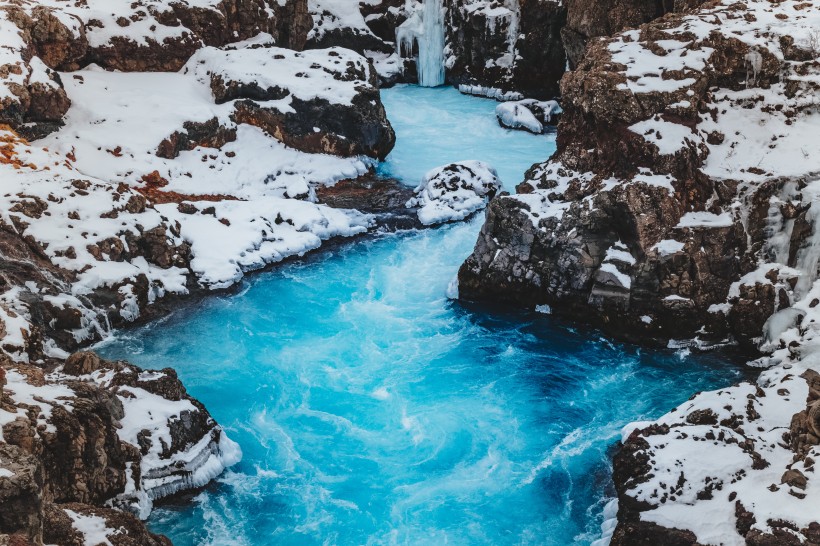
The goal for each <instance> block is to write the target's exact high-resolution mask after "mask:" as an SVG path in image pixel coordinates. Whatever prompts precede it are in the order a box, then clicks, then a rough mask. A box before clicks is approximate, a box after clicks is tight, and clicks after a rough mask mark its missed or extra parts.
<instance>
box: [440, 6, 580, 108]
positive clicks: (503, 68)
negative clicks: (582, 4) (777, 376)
mask: <svg viewBox="0 0 820 546" xmlns="http://www.w3.org/2000/svg"><path fill="white" fill-rule="evenodd" d="M497 4H499V6H488V7H487V9H475V7H474V6H473V5H472V3H471V2H470V1H469V0H453V1H452V2H448V7H449V9H448V15H447V27H448V30H447V32H448V36H447V43H448V45H449V48H450V51H449V53H450V54H451V55H452V56H453V59H454V63H453V65H452V66H451V67H448V71H447V79H448V81H450V82H452V83H455V84H478V85H481V86H485V87H491V88H498V89H502V90H504V91H508V90H514V91H519V92H521V93H523V94H524V95H526V96H528V97H536V98H552V97H554V96H556V95H557V94H558V82H559V81H560V79H561V76H562V75H563V74H564V68H565V65H566V57H565V55H564V48H563V44H562V42H561V36H560V32H561V28H562V27H563V26H564V22H565V20H566V8H565V7H564V6H563V5H562V4H561V3H559V2H554V1H552V0H521V1H520V2H518V11H517V13H516V12H515V11H513V10H508V9H506V8H504V7H503V3H502V2H497ZM499 14H500V15H499Z"/></svg>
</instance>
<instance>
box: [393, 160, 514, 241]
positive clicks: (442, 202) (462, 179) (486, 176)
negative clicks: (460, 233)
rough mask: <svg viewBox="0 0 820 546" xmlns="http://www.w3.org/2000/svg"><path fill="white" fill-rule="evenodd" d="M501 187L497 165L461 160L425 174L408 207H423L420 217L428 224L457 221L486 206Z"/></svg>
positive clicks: (420, 219) (420, 209) (423, 222)
mask: <svg viewBox="0 0 820 546" xmlns="http://www.w3.org/2000/svg"><path fill="white" fill-rule="evenodd" d="M499 189H501V182H500V181H499V180H498V173H497V172H496V170H495V169H494V168H493V167H491V166H490V165H488V164H487V163H484V162H482V161H461V162H458V163H452V164H450V165H445V166H443V167H438V168H436V169H433V170H431V171H430V172H428V173H427V174H426V175H424V180H423V181H422V183H421V184H420V185H419V186H418V187H417V188H416V190H415V191H416V196H415V197H414V198H412V199H410V200H409V201H408V202H407V207H408V208H412V207H419V211H418V217H419V221H420V222H421V223H422V224H424V225H426V226H429V225H433V224H441V223H444V222H454V221H458V220H464V219H465V218H467V217H468V216H469V215H470V214H472V213H474V212H476V211H477V210H481V209H483V208H484V207H485V206H487V202H488V201H489V200H490V199H492V198H493V197H495V194H496V193H498V190H499Z"/></svg>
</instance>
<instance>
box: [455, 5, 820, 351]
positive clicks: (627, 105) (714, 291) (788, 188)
mask: <svg viewBox="0 0 820 546" xmlns="http://www.w3.org/2000/svg"><path fill="white" fill-rule="evenodd" d="M744 9H748V10H750V11H752V12H753V13H754V17H755V19H754V21H751V22H750V21H747V20H746V19H747V17H746V13H748V12H747V11H744ZM762 9H763V8H762V7H761V5H760V4H759V3H752V4H750V5H749V7H748V8H741V7H739V6H736V5H734V6H727V5H723V4H715V5H713V6H712V7H710V8H704V9H703V10H702V11H700V12H698V13H699V14H698V15H678V14H672V15H668V16H666V17H664V18H662V19H660V20H658V21H656V22H654V23H651V24H649V25H645V26H643V27H641V29H640V30H636V31H630V32H627V33H623V34H621V35H619V36H617V37H615V38H612V39H608V40H600V41H597V42H595V43H594V44H592V45H591V46H590V48H589V50H588V52H587V56H586V57H585V58H584V60H583V61H582V63H581V65H580V66H579V67H578V69H577V70H576V71H574V72H572V73H568V74H567V76H566V77H565V78H564V79H563V81H562V91H563V104H562V106H563V109H564V114H563V117H562V120H561V125H560V127H559V136H558V151H557V153H556V155H555V156H554V157H553V158H552V159H551V160H550V161H549V162H547V163H544V164H542V165H537V166H535V167H534V168H533V169H532V170H531V171H530V172H529V173H528V174H527V181H526V182H524V183H523V184H521V185H520V186H519V187H518V192H519V195H516V196H510V197H505V198H501V199H498V200H496V201H495V202H494V203H493V204H492V205H491V206H490V209H489V212H488V216H487V222H486V224H485V226H484V228H483V230H482V233H481V235H480V237H479V241H478V243H477V246H476V250H475V252H474V253H473V255H472V256H471V257H470V258H469V259H468V260H467V262H466V263H465V264H464V266H462V268H461V271H460V282H461V285H460V286H461V295H462V297H463V298H466V299H480V300H486V301H493V300H495V301H498V300H506V301H512V302H515V303H516V304H518V305H524V306H535V305H538V304H549V305H550V306H551V307H552V308H553V309H554V310H556V312H558V313H559V314H566V315H570V316H573V317H575V318H579V319H583V320H588V321H590V320H591V321H592V322H593V323H595V324H597V325H599V326H601V327H604V328H605V329H607V330H608V331H610V332H612V333H615V334H618V335H621V336H624V337H630V338H633V339H646V338H650V337H658V338H669V337H673V336H675V337H691V336H694V335H699V336H700V337H701V339H703V340H707V339H711V340H712V341H720V340H724V339H726V338H728V337H733V338H735V339H738V340H741V341H742V342H748V343H749V344H754V339H755V338H758V337H760V335H761V332H762V327H763V323H764V322H765V321H766V320H767V318H768V317H769V316H771V315H772V314H773V313H774V312H776V311H778V310H779V309H781V308H783V307H788V306H789V305H791V303H793V302H794V301H796V300H797V299H800V298H801V297H802V296H803V295H804V293H803V292H801V290H800V289H799V287H798V286H797V285H798V279H799V278H800V277H801V276H802V277H812V275H813V271H811V270H805V266H806V264H807V263H808V262H805V261H804V260H805V258H807V257H809V256H810V255H811V254H812V252H811V251H810V250H809V249H808V248H806V245H807V244H808V243H807V242H806V239H805V238H806V236H807V234H808V231H810V230H808V231H807V230H803V229H791V228H786V229H787V232H784V231H783V230H782V229H781V226H784V225H786V224H789V226H792V225H795V226H803V225H805V223H806V222H809V223H810V222H811V220H807V219H808V218H809V216H810V215H811V213H809V212H808V210H809V209H808V208H807V207H808V206H809V203H810V202H811V197H810V195H813V189H811V187H809V188H807V189H806V188H805V187H806V185H807V184H809V182H810V181H811V180H813V178H812V176H811V175H809V174H808V173H811V172H813V171H814V170H815V169H816V168H817V167H820V165H818V166H814V165H813V164H804V165H803V166H801V168H799V169H786V172H791V173H793V174H794V176H793V177H783V176H778V174H782V173H784V170H783V169H782V166H783V159H784V158H785V157H788V156H789V155H790V154H791V153H792V151H791V149H790V146H797V142H796V141H795V142H793V143H790V142H784V141H783V140H780V139H787V140H788V139H789V138H790V136H789V135H790V134H792V135H797V134H799V131H800V129H798V130H797V131H785V132H783V133H780V134H778V135H777V137H776V138H774V141H776V143H775V144H772V142H774V141H772V136H773V135H768V136H766V133H765V131H763V132H762V134H761V135H759V136H756V137H755V138H759V139H760V141H761V142H760V147H759V148H756V146H752V147H751V148H750V147H749V143H748V142H747V143H746V144H745V147H744V148H739V146H741V141H743V140H745V139H746V138H747V135H743V134H742V133H741V128H742V127H743V126H744V124H749V123H755V124H759V125H767V124H769V125H770V126H772V127H775V126H780V124H783V123H785V124H786V126H789V124H795V123H806V125H805V126H806V127H810V126H812V124H813V123H814V119H813V116H812V114H811V112H810V111H808V110H806V109H805V107H804V106H801V105H802V104H804V103H803V102H802V99H799V98H797V97H800V96H803V97H805V96H807V95H810V94H812V93H814V92H815V91H814V87H813V85H814V84H812V83H809V82H807V81H806V80H805V78H803V77H802V76H798V75H797V74H798V73H799V72H800V71H803V70H805V67H804V65H802V64H800V66H798V65H797V64H793V63H801V62H800V61H788V60H787V61H786V64H785V65H783V64H781V63H780V62H778V61H777V58H778V57H779V56H780V55H783V54H784V53H783V52H782V41H781V40H780V38H779V37H777V36H772V37H771V38H769V40H768V41H767V42H766V46H765V47H763V46H759V45H757V43H755V44H754V45H752V44H750V43H746V42H744V41H743V40H742V39H740V38H738V37H737V35H736V34H735V33H734V32H733V31H734V30H736V29H737V28H747V27H749V28H748V31H749V33H750V35H756V34H759V35H762V34H763V33H764V32H765V29H766V28H767V27H765V23H764V22H763V21H764V19H767V18H774V15H772V14H770V13H766V15H762V14H761V15H758V13H760V12H762ZM715 17H717V20H720V21H721V24H718V23H717V22H716V20H715V19H714V18H715ZM710 18H711V19H710ZM689 21H698V22H701V21H709V23H706V25H707V26H705V27H704V28H701V29H700V30H699V31H698V33H692V32H687V30H685V29H686V25H687V24H688V22H689ZM796 21H799V22H796V23H795V24H797V25H798V26H799V25H802V24H806V23H805V22H804V21H803V20H802V19H797V20H796ZM784 39H785V38H784ZM661 44H663V45H661ZM790 71H791V72H790ZM783 74H786V76H785V77H784V79H782V80H781V77H782V75H783ZM790 74H794V75H790ZM789 88H791V89H794V91H793V92H790V91H788V89H789ZM752 97H757V99H756V100H758V101H760V102H754V100H755V99H753V98H752ZM776 104H780V106H775V105H776ZM798 112H802V114H797V113H798ZM798 120H799V121H798ZM793 138H796V137H793ZM765 140H769V143H768V144H766V143H764V141H765ZM760 150H766V151H765V152H762V153H759V152H760ZM797 188H804V189H805V191H803V192H802V193H801V191H802V190H798V189H797ZM787 202H789V203H793V205H792V206H785V205H786V203H787ZM781 204H782V206H781ZM807 214H808V215H809V216H806V215H807ZM801 218H802V219H801ZM773 264H775V265H773ZM776 264H780V265H776ZM808 267H809V268H810V267H811V265H810V264H809V265H808ZM750 302H751V304H753V306H754V307H755V308H757V309H758V310H762V311H761V312H759V313H757V312H749V311H750V310H749V305H750ZM754 302H759V303H754ZM775 337H776V336H775Z"/></svg>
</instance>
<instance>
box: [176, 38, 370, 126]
mask: <svg viewBox="0 0 820 546" xmlns="http://www.w3.org/2000/svg"><path fill="white" fill-rule="evenodd" d="M344 73H347V74H367V73H368V68H367V61H366V59H365V58H364V57H362V56H361V55H359V54H358V53H355V52H353V51H351V50H349V49H344V48H340V47H333V48H330V49H319V50H306V51H302V52H297V51H293V50H290V49H284V48H280V47H260V48H237V49H228V50H226V49H218V48H215V47H204V48H202V49H200V50H198V51H197V52H196V53H194V55H193V56H192V57H191V59H190V60H189V61H188V63H187V64H186V65H185V67H184V68H183V69H182V71H181V74H190V75H192V76H193V77H194V78H195V79H196V80H197V81H198V82H199V83H200V84H201V85H202V86H203V88H208V87H209V86H210V85H211V82H212V81H219V82H220V84H221V85H224V86H230V85H231V83H245V84H248V83H254V84H256V85H257V86H258V87H259V88H260V89H263V90H267V89H276V88H279V89H282V90H285V92H286V93H287V97H286V98H285V99H283V100H282V101H274V102H273V104H274V105H276V106H277V107H278V108H279V109H280V111H282V112H283V113H287V112H293V111H294V110H293V109H292V108H291V107H290V103H291V101H292V100H293V99H294V98H297V99H300V100H303V101H309V100H312V99H324V100H326V101H328V102H330V103H333V104H345V105H350V104H351V103H352V101H353V98H354V97H356V96H357V95H358V91H357V89H356V88H357V87H360V86H364V85H367V83H368V82H367V81H366V80H362V79H358V78H356V77H352V78H340V77H339V74H344ZM270 106H271V101H267V103H266V107H270Z"/></svg>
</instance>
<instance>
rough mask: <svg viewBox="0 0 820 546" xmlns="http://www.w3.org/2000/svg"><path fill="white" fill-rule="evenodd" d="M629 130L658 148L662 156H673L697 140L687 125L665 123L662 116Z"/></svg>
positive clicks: (638, 124)
mask: <svg viewBox="0 0 820 546" xmlns="http://www.w3.org/2000/svg"><path fill="white" fill-rule="evenodd" d="M629 130H630V131H632V132H633V133H637V134H639V135H642V136H643V137H644V138H645V139H646V140H647V141H648V142H651V143H652V144H654V145H655V146H657V147H658V151H659V152H660V153H661V154H662V155H673V154H674V153H675V152H677V151H678V150H680V149H681V148H683V147H684V146H686V144H687V143H691V142H692V141H693V139H694V138H695V137H694V136H693V133H692V129H690V128H689V127H687V126H686V125H681V124H679V123H672V122H669V121H665V120H663V119H662V118H661V117H660V116H655V117H654V118H652V119H648V120H644V121H640V122H638V123H635V124H634V125H632V126H630V127H629Z"/></svg>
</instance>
